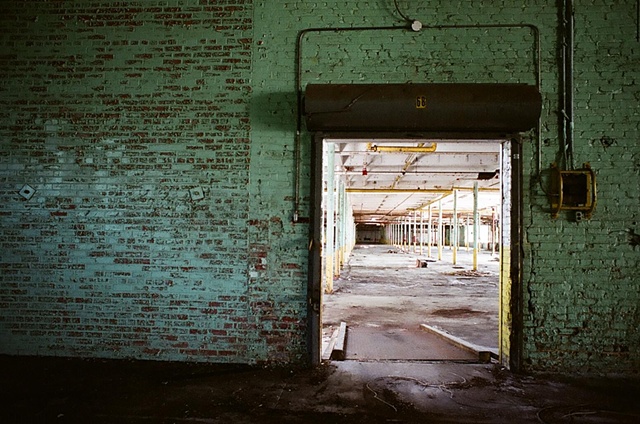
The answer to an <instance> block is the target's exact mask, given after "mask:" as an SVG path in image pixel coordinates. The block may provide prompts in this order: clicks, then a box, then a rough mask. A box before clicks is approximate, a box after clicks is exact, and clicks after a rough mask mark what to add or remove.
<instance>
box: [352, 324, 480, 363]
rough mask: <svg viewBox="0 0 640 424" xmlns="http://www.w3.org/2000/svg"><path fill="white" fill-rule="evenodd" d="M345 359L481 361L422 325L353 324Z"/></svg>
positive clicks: (476, 356) (475, 355)
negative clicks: (374, 325)
mask: <svg viewBox="0 0 640 424" xmlns="http://www.w3.org/2000/svg"><path fill="white" fill-rule="evenodd" d="M345 359H348V360H356V361H357V360H361V361H367V360H414V361H417V360H421V361H469V362H478V355H477V354H474V353H472V352H470V351H469V350H466V349H462V348H460V347H458V346H456V345H455V344H453V343H450V342H448V341H447V340H445V339H443V338H442V337H439V336H437V335H435V334H432V333H430V332H427V331H424V330H421V329H420V328H416V329H402V328H392V329H388V328H387V329H385V328H382V327H349V328H348V331H347V341H346V350H345Z"/></svg>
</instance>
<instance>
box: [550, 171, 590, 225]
mask: <svg viewBox="0 0 640 424" xmlns="http://www.w3.org/2000/svg"><path fill="white" fill-rule="evenodd" d="M551 171H552V179H551V189H550V191H549V201H550V203H551V216H552V217H553V218H557V217H558V214H559V213H560V211H575V213H576V215H575V218H576V221H581V220H582V219H583V218H586V219H589V218H591V214H592V213H593V210H594V208H595V206H596V174H595V172H594V171H593V169H591V166H590V165H589V164H588V163H585V164H584V165H583V168H582V169H576V170H571V171H562V170H560V169H559V168H558V167H557V166H556V165H555V164H554V165H552V167H551Z"/></svg>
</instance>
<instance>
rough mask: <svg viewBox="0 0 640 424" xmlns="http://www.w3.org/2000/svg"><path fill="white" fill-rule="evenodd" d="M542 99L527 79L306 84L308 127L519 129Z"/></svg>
mask: <svg viewBox="0 0 640 424" xmlns="http://www.w3.org/2000/svg"><path fill="white" fill-rule="evenodd" d="M541 108H542V99H541V96H540V93H539V91H538V89H537V88H536V87H534V86H531V85H527V84H309V85H307V88H306V91H305V98H304V113H305V116H306V124H307V129H308V130H309V131H366V132H372V131H442V132H445V131H448V132H475V133H478V132H499V133H518V132H523V131H528V130H530V129H532V128H534V127H535V126H536V125H537V123H538V119H539V117H540V111H541Z"/></svg>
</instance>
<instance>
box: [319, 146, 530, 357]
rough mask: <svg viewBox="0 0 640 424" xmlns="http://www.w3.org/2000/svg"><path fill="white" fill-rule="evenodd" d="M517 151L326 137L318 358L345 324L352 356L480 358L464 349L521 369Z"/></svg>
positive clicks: (322, 165)
mask: <svg viewBox="0 0 640 424" xmlns="http://www.w3.org/2000/svg"><path fill="white" fill-rule="evenodd" d="M514 147H516V148H517V149H519V141H518V140H517V139H511V138H499V139H498V138H492V139H442V138H428V139H424V138H415V139H413V138H404V139H391V138H389V139H384V138H366V139H365V138H340V137H332V136H330V135H327V134H317V135H316V139H315V148H314V152H315V156H316V157H315V160H314V162H315V166H314V168H315V169H314V170H313V173H314V187H315V189H314V195H313V197H314V204H315V205H316V207H315V210H316V211H315V213H314V222H313V225H314V234H315V236H314V237H313V239H314V241H316V242H317V243H318V244H320V245H321V249H317V250H316V251H317V254H316V255H315V256H316V258H315V259H314V258H313V255H312V268H313V269H314V270H315V272H312V274H315V275H316V278H311V279H310V284H311V286H310V289H311V290H312V291H313V292H312V296H311V297H312V298H313V297H314V295H315V298H316V299H317V301H318V303H317V306H316V308H312V311H315V313H312V314H310V318H311V319H312V326H311V328H312V329H313V330H312V331H313V334H312V343H311V345H312V349H313V351H312V358H314V357H315V358H317V360H318V362H319V360H321V359H322V357H323V356H324V357H325V358H327V357H328V355H330V352H331V343H333V341H334V340H333V339H334V338H335V336H336V335H337V334H339V333H340V332H341V331H344V328H341V324H342V326H343V327H344V326H345V325H346V332H347V337H346V344H345V346H344V352H343V355H344V358H345V359H353V360H361V361H367V360H372V361H378V360H405V361H406V360H417V361H420V360H421V361H470V362H477V360H478V358H477V356H473V355H472V356H471V357H469V355H468V353H469V352H468V349H456V348H451V346H452V345H453V346H455V345H456V342H457V341H462V342H464V343H467V344H468V345H471V346H475V347H478V348H481V349H482V350H483V351H484V352H491V353H492V354H493V355H492V356H493V357H494V358H495V359H497V360H499V361H500V363H502V364H504V365H507V366H510V365H511V362H512V358H513V352H515V351H516V350H517V348H516V344H512V339H513V336H514V333H513V331H512V329H513V328H514V325H513V312H514V310H513V307H512V306H513V300H514V299H513V296H512V292H513V290H514V284H513V283H514V276H515V275H516V274H517V273H518V272H519V262H518V261H514V259H515V258H514V257H513V255H510V252H511V250H512V249H511V244H512V243H511V240H512V236H513V235H514V230H515V229H516V228H515V227H514V226H513V223H515V222H517V221H518V219H519V213H518V209H519V206H518V205H519V203H518V202H519V194H518V193H519V191H518V190H516V193H514V187H519V185H520V182H519V179H517V178H516V179H517V181H514V180H513V179H514V175H517V174H514V167H513V160H514V158H518V156H517V155H515V156H514V154H512V152H513V149H514ZM516 168H518V167H516ZM514 182H515V184H514ZM514 202H516V203H514ZM513 205H515V207H513ZM514 218H515V219H514ZM514 263H516V264H517V265H516V266H515V267H514ZM311 303H312V304H313V302H311ZM314 320H315V324H316V325H313V324H314V322H313V321H314ZM443 336H444V337H443ZM314 340H315V342H314ZM452 341H453V342H452ZM458 347H459V346H458ZM516 353H517V352H516Z"/></svg>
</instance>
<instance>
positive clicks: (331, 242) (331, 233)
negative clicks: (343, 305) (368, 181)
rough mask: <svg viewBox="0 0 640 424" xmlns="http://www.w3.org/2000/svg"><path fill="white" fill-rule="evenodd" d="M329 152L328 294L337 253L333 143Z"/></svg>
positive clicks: (327, 195)
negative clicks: (334, 254) (334, 253)
mask: <svg viewBox="0 0 640 424" xmlns="http://www.w3.org/2000/svg"><path fill="white" fill-rule="evenodd" d="M329 146H330V147H329V148H328V152H327V191H326V194H325V196H326V197H325V200H326V202H325V210H326V214H327V216H326V225H325V232H326V244H325V249H324V252H325V272H324V274H325V276H324V277H325V284H324V290H325V292H326V293H331V292H333V269H334V268H333V267H334V261H335V259H334V256H333V252H335V228H336V222H335V214H336V204H335V200H336V199H335V176H334V156H335V155H334V147H333V146H334V145H333V143H331V144H329Z"/></svg>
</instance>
